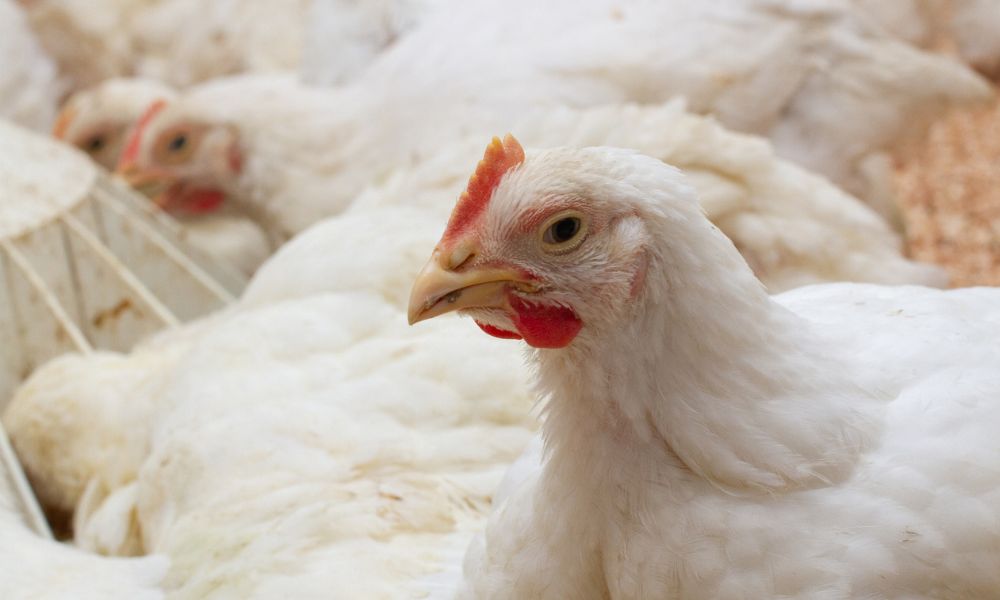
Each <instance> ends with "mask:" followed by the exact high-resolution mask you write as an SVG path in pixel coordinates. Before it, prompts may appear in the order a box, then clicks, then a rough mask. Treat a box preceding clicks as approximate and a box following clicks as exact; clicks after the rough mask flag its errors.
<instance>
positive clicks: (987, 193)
mask: <svg viewBox="0 0 1000 600" xmlns="http://www.w3.org/2000/svg"><path fill="white" fill-rule="evenodd" d="M896 184H897V186H898V192H899V202H900V206H901V208H902V211H903V220H904V222H905V224H906V234H907V241H908V245H909V251H910V254H911V255H912V256H913V258H915V259H917V260H922V261H926V262H932V263H937V264H940V265H942V266H943V267H944V268H945V269H946V270H947V271H948V274H949V275H950V276H951V280H952V286H954V287H961V286H970V285H1000V101H998V102H996V103H994V105H993V106H992V107H990V108H987V109H970V110H965V111H958V112H956V113H954V114H952V115H950V116H948V117H946V118H944V119H942V120H941V121H939V122H938V123H936V124H935V125H934V126H933V127H932V128H931V131H930V133H929V135H928V137H927V140H926V141H925V142H924V143H923V144H922V145H921V147H920V148H919V149H917V151H916V152H915V153H914V154H913V155H912V156H911V157H909V159H908V160H907V161H906V162H905V164H903V165H902V166H901V167H900V168H899V170H898V173H897V179H896Z"/></svg>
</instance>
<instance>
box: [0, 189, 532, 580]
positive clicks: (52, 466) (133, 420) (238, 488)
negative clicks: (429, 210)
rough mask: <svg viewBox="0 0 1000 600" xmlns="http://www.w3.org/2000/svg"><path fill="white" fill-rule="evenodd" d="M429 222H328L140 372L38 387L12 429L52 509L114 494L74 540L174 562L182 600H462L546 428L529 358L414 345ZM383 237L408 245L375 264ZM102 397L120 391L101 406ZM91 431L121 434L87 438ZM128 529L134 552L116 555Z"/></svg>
mask: <svg viewBox="0 0 1000 600" xmlns="http://www.w3.org/2000/svg"><path fill="white" fill-rule="evenodd" d="M434 223H435V221H434V220H433V219H431V218H428V217H426V216H424V215H423V214H422V213H421V212H420V211H418V210H408V209H405V208H395V209H393V210H374V209H373V210H371V211H368V212H365V213H364V214H357V215H345V216H343V217H340V218H338V219H333V220H331V221H329V222H327V223H324V224H322V225H319V226H317V227H316V228H315V229H313V230H310V231H309V232H306V233H304V234H303V235H302V236H300V237H298V238H296V240H294V241H293V242H291V243H290V244H288V245H287V246H285V247H284V248H283V249H282V250H281V251H280V252H279V253H278V254H277V255H276V256H275V257H274V258H273V259H272V260H271V261H270V262H269V263H267V264H266V265H265V266H264V267H263V268H262V269H261V271H260V272H259V273H258V275H257V276H256V278H255V280H254V282H253V283H252V284H251V286H250V287H249V288H248V290H247V292H246V294H245V296H244V297H243V299H242V300H241V301H240V302H239V303H238V304H237V305H235V306H234V307H232V308H231V309H229V310H228V311H227V312H224V313H220V314H218V315H215V316H213V317H211V318H210V319H207V320H203V321H201V322H197V323H193V324H190V325H186V326H185V327H184V328H182V329H180V330H177V331H176V332H174V333H168V334H166V335H165V336H160V338H158V339H153V340H150V341H149V342H147V343H146V344H144V345H143V346H142V347H141V348H139V349H137V350H136V351H134V352H133V353H132V354H131V355H129V356H124V357H123V356H114V357H107V356H93V357H78V358H74V359H61V360H60V361H57V362H54V363H51V364H49V365H47V366H45V367H43V368H42V369H40V370H39V371H38V372H36V373H35V375H34V376H33V377H32V379H31V382H29V384H28V385H26V386H25V387H24V388H22V390H21V391H20V393H19V394H18V395H17V397H16V398H15V399H14V400H13V401H12V404H11V406H10V408H9V409H8V412H7V414H6V415H5V424H6V425H7V426H8V428H9V430H10V431H11V435H12V439H13V440H14V443H15V445H16V447H17V448H18V450H19V452H21V453H22V454H23V455H24V456H25V464H26V467H27V469H28V471H29V472H30V473H31V476H32V477H33V479H34V480H36V481H39V482H40V484H41V485H40V488H41V489H48V490H50V491H51V493H49V494H46V495H45V496H44V498H49V497H73V498H79V497H80V496H81V495H80V494H79V492H74V490H79V489H80V488H86V487H100V488H101V489H102V491H101V493H99V494H98V493H96V492H95V493H94V494H93V496H92V498H89V499H88V498H87V494H86V492H84V494H82V499H79V500H77V502H78V503H80V504H82V505H85V506H86V510H78V511H77V517H78V519H79V522H78V523H77V536H78V543H82V544H84V545H86V546H87V547H97V548H100V549H101V550H102V551H104V552H109V553H122V552H130V551H131V546H130V545H129V543H130V542H129V540H130V539H139V540H140V541H141V542H140V546H141V548H142V550H143V551H145V552H157V553H162V554H165V555H167V556H169V557H170V558H171V568H170V571H169V572H168V573H167V576H166V578H165V580H164V589H165V590H166V592H167V597H168V598H184V599H187V598H191V599H199V600H200V599H206V598H211V599H218V598H239V599H245V598H261V599H270V598H283V597H291V598H329V597H331V596H334V597H350V598H390V597H400V596H404V595H405V596H411V595H413V596H419V595H421V594H425V593H432V592H436V591H444V590H448V589H453V587H454V582H455V580H456V579H457V577H458V576H459V568H460V565H461V556H462V554H463V553H464V550H465V547H466V546H467V545H468V542H469V540H470V539H471V537H472V535H473V534H474V532H475V531H477V530H478V529H480V528H481V527H482V525H483V522H484V519H485V517H486V515H487V514H488V512H489V507H490V499H491V494H492V491H493V489H494V488H495V487H496V485H497V484H498V482H499V481H500V479H501V477H502V476H503V473H504V470H505V469H506V467H507V465H509V464H510V462H511V461H513V460H514V459H515V458H516V457H517V455H518V453H519V452H520V450H521V449H522V448H523V447H524V445H525V444H526V443H527V441H528V440H529V439H530V437H531V436H532V435H533V432H534V431H535V429H536V425H535V419H534V417H533V416H532V415H531V414H530V406H531V404H530V402H529V401H528V398H529V393H528V390H527V384H526V381H527V378H528V376H527V373H526V372H525V370H524V369H523V367H522V365H521V361H520V358H519V353H518V349H517V348H516V347H514V346H510V345H504V344H503V343H501V342H499V341H495V340H489V339H486V338H482V336H477V335H475V334H474V333H473V332H469V331H467V330H464V328H463V327H462V325H463V324H462V323H458V322H452V323H441V327H440V328H439V329H436V330H426V331H417V330H407V329H406V327H405V312H404V307H405V302H406V295H407V288H408V284H409V281H410V280H412V277H413V274H414V273H415V272H416V271H417V269H418V268H419V265H420V262H421V261H422V259H423V249H424V248H426V247H427V245H428V244H431V243H433V240H434V239H435V237H436V236H437V233H438V232H437V228H436V227H435V226H434ZM380 229H384V230H385V231H388V232H394V233H393V234H392V235H388V236H386V238H385V239H383V240H382V241H381V242H380V243H379V244H377V245H373V244H372V237H371V232H372V231H378V230H380ZM359 248H364V249H365V250H364V251H363V252H358V249H359ZM456 339H464V340H466V341H467V342H468V344H469V345H468V346H467V347H464V348H463V347H462V344H459V345H458V346H456V344H455V343H456ZM471 356H479V357H481V358H480V359H476V360H470V359H469V357H471ZM60 363H61V364H60ZM86 365H89V366H90V370H91V372H93V371H97V370H101V371H102V372H103V373H104V376H103V377H91V376H90V375H89V374H88V373H87V369H86V368H85V366H86ZM119 369H123V370H124V372H125V373H131V375H126V376H118V375H119V374H120V372H119ZM50 378H51V379H50ZM82 379H88V381H92V382H93V385H87V384H84V383H83V382H82V381H80V380H82ZM102 379H103V380H105V383H106V382H107V380H110V381H113V382H115V384H114V385H113V386H107V385H105V388H106V389H109V392H107V393H105V394H103V396H102V395H100V394H97V393H92V392H95V391H96V390H99V389H100V387H101V386H100V385H99V381H101V380H102ZM74 382H75V383H76V384H78V385H76V389H77V390H78V392H77V393H76V394H75V396H74V395H73V394H72V393H64V392H67V391H68V390H69V389H70V386H72V385H73V383H74ZM114 406H118V407H120V408H121V409H122V410H120V411H117V412H115V411H114V410H113V409H112V408H111V407H114ZM105 407H107V408H105ZM126 408H128V411H126V410H125V409H126ZM94 413H96V414H98V415H105V416H107V419H102V420H101V421H99V423H100V425H99V426H94V427H92V428H91V430H89V431H85V430H83V429H81V428H78V427H76V426H75V425H73V423H80V424H82V423H84V422H85V421H86V420H87V418H88V417H87V415H90V414H94ZM53 415H59V419H58V420H57V419H55V418H53ZM116 415H117V416H118V419H117V421H116V420H115V419H114V417H115V416H116ZM47 421H48V422H51V423H52V425H50V426H49V427H39V426H36V424H41V423H44V422H47ZM60 423H65V424H66V426H60ZM136 448H137V449H139V450H138V452H135V451H133V449H136ZM70 451H72V454H69V452H70ZM107 452H110V453H111V454H112V456H113V457H119V460H108V454H107ZM134 458H138V461H136V460H134ZM91 464H93V465H104V466H105V467H107V469H106V470H104V469H101V468H97V469H93V470H90V469H89V466H90V465H91ZM74 465H79V466H74ZM126 472H128V473H132V474H134V475H132V476H131V477H117V478H116V475H120V474H124V473H126ZM90 480H95V481H97V482H98V483H93V484H88V481H90ZM108 484H111V485H108ZM130 528H131V529H132V531H131V532H130V533H129V535H128V536H127V537H123V538H122V541H123V542H124V545H123V546H122V547H120V548H114V547H113V546H112V545H110V544H108V543H107V541H108V540H113V539H114V538H115V536H114V535H113V534H114V533H115V532H118V531H121V530H126V531H128V530H130Z"/></svg>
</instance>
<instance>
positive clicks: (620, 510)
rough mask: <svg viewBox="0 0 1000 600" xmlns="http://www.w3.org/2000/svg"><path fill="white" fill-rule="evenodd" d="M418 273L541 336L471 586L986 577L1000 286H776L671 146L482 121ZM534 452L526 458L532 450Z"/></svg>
mask: <svg viewBox="0 0 1000 600" xmlns="http://www.w3.org/2000/svg"><path fill="white" fill-rule="evenodd" d="M473 182H474V184H470V189H469V193H468V194H466V195H464V196H463V197H462V198H461V199H460V200H459V202H458V204H456V206H455V210H454V212H453V213H452V217H451V219H450V221H449V222H448V226H447V228H446V229H445V232H444V234H443V236H442V238H441V241H440V242H439V243H438V245H437V247H436V248H435V250H434V253H433V255H432V257H431V259H430V261H429V262H428V263H427V265H426V266H425V268H424V270H423V271H422V272H421V275H420V276H419V277H418V279H417V281H416V283H415V284H414V287H413V293H412V296H411V300H410V308H409V317H410V321H411V323H413V322H417V321H422V320H424V319H428V318H431V317H435V316H438V315H441V314H444V313H447V312H451V311H454V310H461V311H463V312H464V313H466V314H469V315H470V316H472V317H473V318H474V319H475V321H476V322H477V324H478V325H479V326H480V327H481V328H482V329H483V330H484V331H486V332H487V333H490V334H491V335H495V336H498V337H505V338H523V339H524V341H525V342H527V344H528V345H530V346H532V347H533V348H534V350H532V351H531V352H530V353H529V355H528V362H529V364H530V366H531V367H532V369H533V371H534V372H536V373H537V384H536V385H537V390H538V394H539V397H540V398H541V402H542V403H543V411H544V414H545V417H546V418H545V422H544V424H543V434H544V440H545V453H544V458H543V459H542V464H541V465H540V466H537V465H536V467H535V469H534V471H533V472H528V473H525V472H523V471H522V472H521V473H519V474H517V475H516V476H515V477H513V478H511V479H509V481H508V487H514V488H516V489H513V490H510V489H508V490H506V491H505V492H504V493H505V495H506V497H507V499H506V502H505V503H504V504H503V505H502V506H499V507H498V508H497V511H496V512H495V514H494V515H493V516H492V517H491V519H490V524H489V526H488V527H487V529H486V532H485V535H484V537H482V538H480V539H478V540H477V541H476V542H475V543H473V545H472V546H471V547H470V550H469V553H468V555H467V557H466V559H465V565H464V569H465V573H464V576H465V578H464V582H463V585H462V589H461V592H460V597H463V598H476V599H487V598H517V599H529V598H581V599H585V598H699V599H700V598H713V599H719V600H726V599H738V598H904V597H905V598H910V597H920V598H989V597H993V596H995V594H996V590H997V589H1000V486H998V485H997V483H998V482H1000V453H998V452H997V451H996V442H995V438H996V429H997V426H998V425H1000V403H998V402H996V398H997V393H998V390H1000V347H998V345H997V344H996V339H997V336H998V335H1000V290H996V289H990V288H970V289H964V290H954V291H947V292H944V291H938V290H931V289H927V288H920V287H877V286H871V285H858V284H832V285H822V286H811V287H805V288H800V289H799V290H796V291H793V292H789V293H786V294H784V295H781V296H776V297H769V296H768V295H767V294H766V293H765V291H764V288H763V286H762V285H761V284H760V282H759V281H758V280H757V279H756V278H755V277H754V276H753V274H752V272H751V270H750V269H749V268H748V267H747V265H746V263H745V262H744V261H743V259H742V258H741V257H740V255H739V253H738V252H737V251H736V249H735V248H734V247H733V244H732V243H731V242H730V241H729V240H728V239H727V238H726V237H725V236H724V235H722V234H721V233H720V232H719V230H718V229H717V228H716V227H714V226H713V225H712V224H711V223H710V222H709V221H708V220H707V219H706V218H705V216H704V214H703V213H702V211H701V208H700V207H699V204H698V202H697V198H696V195H695V192H694V190H693V189H692V188H691V187H690V186H689V184H687V183H686V182H685V180H684V178H683V176H682V175H681V173H680V172H679V171H677V170H676V169H674V168H672V167H670V166H667V165H665V164H664V163H662V162H661V161H658V160H655V159H652V158H648V157H644V156H641V155H638V154H636V153H634V152H628V151H623V150H618V149H611V148H585V149H571V148H562V149H554V150H548V151H543V152H538V153H535V154H531V155H529V156H527V158H525V155H524V152H523V150H521V148H520V146H519V144H518V143H517V142H516V140H514V139H513V138H510V137H508V138H507V139H505V140H504V142H503V143H502V144H501V143H500V142H499V141H497V142H495V144H494V145H493V146H492V147H491V149H490V150H489V151H488V153H487V157H486V158H485V159H484V161H483V162H482V163H480V166H479V167H478V168H477V173H476V176H474V178H473ZM521 468H522V469H524V465H523V464H522V465H521Z"/></svg>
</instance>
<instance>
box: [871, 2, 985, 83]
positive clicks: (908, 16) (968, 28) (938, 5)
mask: <svg viewBox="0 0 1000 600" xmlns="http://www.w3.org/2000/svg"><path fill="white" fill-rule="evenodd" d="M852 1H853V2H854V4H855V5H856V7H857V8H858V9H860V10H861V11H862V12H863V13H864V14H866V15H868V16H869V17H871V18H872V19H873V20H874V21H875V22H876V23H878V24H879V25H880V26H882V27H884V28H885V29H886V30H887V31H889V32H891V33H892V34H893V35H896V36H897V37H899V38H901V39H904V40H906V41H908V42H910V43H912V44H916V45H918V46H923V47H934V46H941V45H946V44H948V43H951V44H954V46H955V50H957V52H958V55H959V56H960V57H961V58H962V59H963V60H965V61H966V62H968V63H969V64H970V65H972V66H974V67H975V68H976V69H979V70H980V71H982V72H984V73H987V74H990V75H993V76H996V75H998V74H1000V72H998V71H1000V1H998V0H895V1H893V2H885V1H884V0H852Z"/></svg>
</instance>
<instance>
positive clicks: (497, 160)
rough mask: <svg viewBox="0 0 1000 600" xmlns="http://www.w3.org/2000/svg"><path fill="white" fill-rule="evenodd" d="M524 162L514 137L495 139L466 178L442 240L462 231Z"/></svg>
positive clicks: (519, 145)
mask: <svg viewBox="0 0 1000 600" xmlns="http://www.w3.org/2000/svg"><path fill="white" fill-rule="evenodd" d="M523 162H524V148H522V147H521V144H520V143H519V142H518V141H517V140H516V139H514V136H512V135H511V134H509V133H508V134H507V135H505V136H504V138H503V141H501V140H500V138H498V137H494V138H493V141H492V142H490V145H489V146H487V147H486V153H485V154H484V155H483V159H482V160H481V161H479V164H478V165H477V166H476V171H475V173H473V174H472V177H470V178H469V185H468V186H466V188H465V191H464V192H462V195H461V196H460V197H459V198H458V203H456V204H455V209H454V210H453V211H452V213H451V218H450V219H449V220H448V227H447V228H446V229H445V232H444V237H445V238H446V239H447V238H454V237H456V236H458V235H459V234H461V233H462V232H463V231H465V229H467V228H468V227H469V226H470V225H471V224H472V223H473V222H474V221H475V220H476V218H477V217H479V215H480V214H482V212H483V211H484V210H486V205H487V204H488V203H489V201H490V198H491V197H492V196H493V191H494V190H496V188H497V186H498V185H499V184H500V179H502V178H503V176H504V175H506V174H507V172H509V171H510V170H511V169H513V168H514V167H516V166H518V165H519V164H521V163H523Z"/></svg>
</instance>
